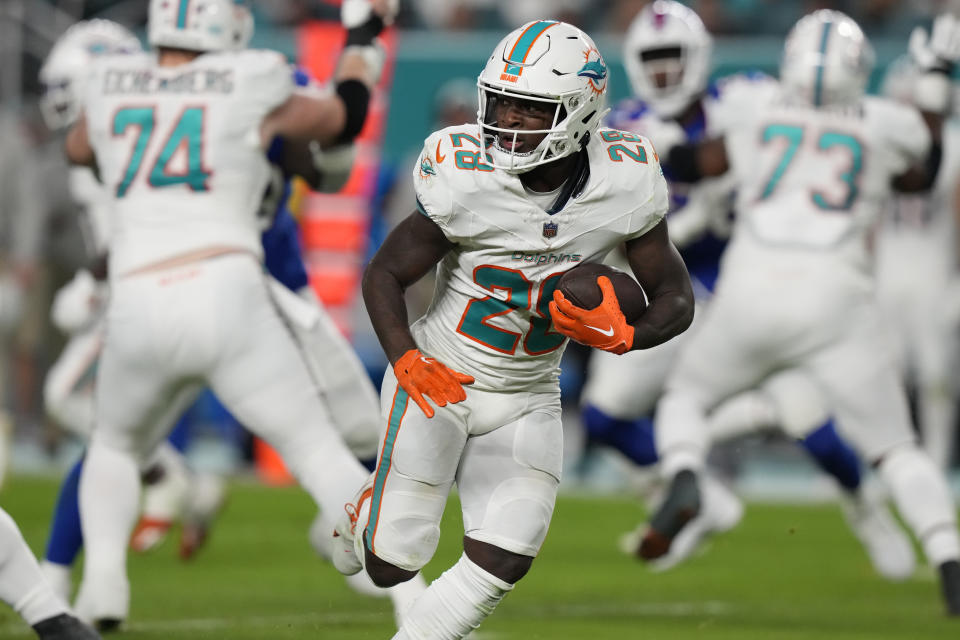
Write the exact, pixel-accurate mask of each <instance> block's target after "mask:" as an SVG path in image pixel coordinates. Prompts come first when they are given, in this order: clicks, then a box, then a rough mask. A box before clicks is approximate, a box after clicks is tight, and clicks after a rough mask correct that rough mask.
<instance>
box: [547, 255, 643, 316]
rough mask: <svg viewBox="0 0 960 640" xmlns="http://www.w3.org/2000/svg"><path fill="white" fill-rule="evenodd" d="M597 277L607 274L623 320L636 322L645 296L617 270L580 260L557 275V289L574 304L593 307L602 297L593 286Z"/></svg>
mask: <svg viewBox="0 0 960 640" xmlns="http://www.w3.org/2000/svg"><path fill="white" fill-rule="evenodd" d="M600 276H607V277H608V278H610V282H612V283H613V290H614V291H615V292H616V294H617V300H619V302H620V310H621V311H623V315H624V317H625V318H626V319H627V322H636V320H637V318H639V317H640V314H642V313H643V311H644V310H645V309H646V308H647V298H646V296H644V294H643V289H642V288H641V287H640V285H639V284H637V281H636V280H634V279H633V278H632V277H631V276H630V275H628V274H627V273H624V272H623V271H620V270H619V269H614V268H613V267H611V266H608V265H605V264H600V263H597V262H584V263H583V264H579V265H577V266H575V267H574V268H573V269H570V270H569V271H567V272H566V273H564V274H563V275H562V276H560V282H558V283H557V288H558V289H560V292H561V293H563V295H564V297H565V298H566V299H567V300H569V301H570V302H572V303H573V304H575V305H577V306H578V307H582V308H584V309H593V308H594V307H596V306H597V305H599V304H600V301H601V300H602V299H603V294H602V293H601V291H600V287H599V285H597V278H598V277H600Z"/></svg>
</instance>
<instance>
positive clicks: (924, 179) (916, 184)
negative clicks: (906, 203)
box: [893, 111, 945, 193]
mask: <svg viewBox="0 0 960 640" xmlns="http://www.w3.org/2000/svg"><path fill="white" fill-rule="evenodd" d="M920 115H922V116H923V121H924V123H925V124H926V125H927V129H928V130H929V131H930V150H929V151H928V152H927V157H926V158H925V159H924V161H923V162H922V163H920V164H918V165H915V166H913V167H910V168H909V169H907V171H906V172H904V173H902V174H900V175H899V176H897V177H895V178H894V179H893V188H894V189H895V190H897V191H900V192H902V193H915V192H917V191H929V190H930V189H931V188H933V183H934V182H936V180H937V174H938V173H939V171H940V161H941V160H942V158H943V123H944V120H945V118H944V116H943V115H942V114H939V113H935V112H933V111H921V112H920Z"/></svg>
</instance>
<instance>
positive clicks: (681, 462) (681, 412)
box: [654, 391, 710, 478]
mask: <svg viewBox="0 0 960 640" xmlns="http://www.w3.org/2000/svg"><path fill="white" fill-rule="evenodd" d="M654 429H655V434H656V440H655V441H656V443H657V454H658V455H659V456H660V472H661V474H662V475H663V477H665V478H672V477H673V476H674V475H676V474H677V473H678V472H679V471H682V470H683V469H690V470H692V471H699V470H700V469H702V468H703V465H704V458H705V457H706V455H707V449H708V448H709V446H710V433H709V430H708V427H707V418H706V416H705V415H704V413H703V410H702V409H701V408H700V407H699V406H698V405H697V404H696V402H695V401H694V400H693V398H691V397H689V396H688V395H687V394H683V393H677V392H676V391H671V392H667V394H666V395H665V396H664V397H663V398H661V400H660V402H659V403H658V404H657V412H656V417H655V418H654Z"/></svg>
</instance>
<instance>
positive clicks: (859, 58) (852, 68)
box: [780, 9, 874, 107]
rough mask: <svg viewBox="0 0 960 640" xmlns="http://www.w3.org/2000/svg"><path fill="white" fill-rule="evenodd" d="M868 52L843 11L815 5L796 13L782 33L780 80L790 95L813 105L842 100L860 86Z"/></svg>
mask: <svg viewBox="0 0 960 640" xmlns="http://www.w3.org/2000/svg"><path fill="white" fill-rule="evenodd" d="M873 63H874V53H873V47H871V46H870V43H869V41H867V38H866V36H865V35H864V33H863V31H862V30H861V29H860V26H859V25H858V24H857V23H856V22H854V20H853V19H852V18H850V17H849V16H847V15H845V14H843V13H841V12H839V11H834V10H831V9H821V10H819V11H815V12H813V13H811V14H808V15H806V16H804V17H803V18H801V19H800V20H799V21H798V22H797V24H796V25H794V27H793V28H792V29H791V30H790V33H789V34H788V35H787V39H786V42H785V43H784V47H783V58H782V60H781V63H780V81H781V84H782V85H783V87H784V89H785V90H786V92H787V95H788V97H789V98H790V99H792V100H794V101H797V102H800V103H802V104H809V105H811V106H815V107H823V106H848V105H852V104H855V103H857V102H858V101H859V100H860V98H861V97H862V96H863V94H864V93H865V92H866V88H867V82H868V80H869V79H870V73H871V71H872V70H873Z"/></svg>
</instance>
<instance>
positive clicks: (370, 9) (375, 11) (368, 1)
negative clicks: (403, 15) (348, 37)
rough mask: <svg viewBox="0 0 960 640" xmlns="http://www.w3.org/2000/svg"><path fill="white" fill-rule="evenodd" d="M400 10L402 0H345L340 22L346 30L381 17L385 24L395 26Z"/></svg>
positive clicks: (341, 8)
mask: <svg viewBox="0 0 960 640" xmlns="http://www.w3.org/2000/svg"><path fill="white" fill-rule="evenodd" d="M399 10H400V0H343V4H342V5H340V22H341V23H342V24H343V27H344V28H345V29H354V28H356V27H359V26H361V25H362V24H363V23H365V22H366V21H367V20H369V19H370V18H371V16H373V15H378V16H380V19H381V20H383V24H385V25H390V24H393V19H394V18H396V17H397V12H398V11H399Z"/></svg>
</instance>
